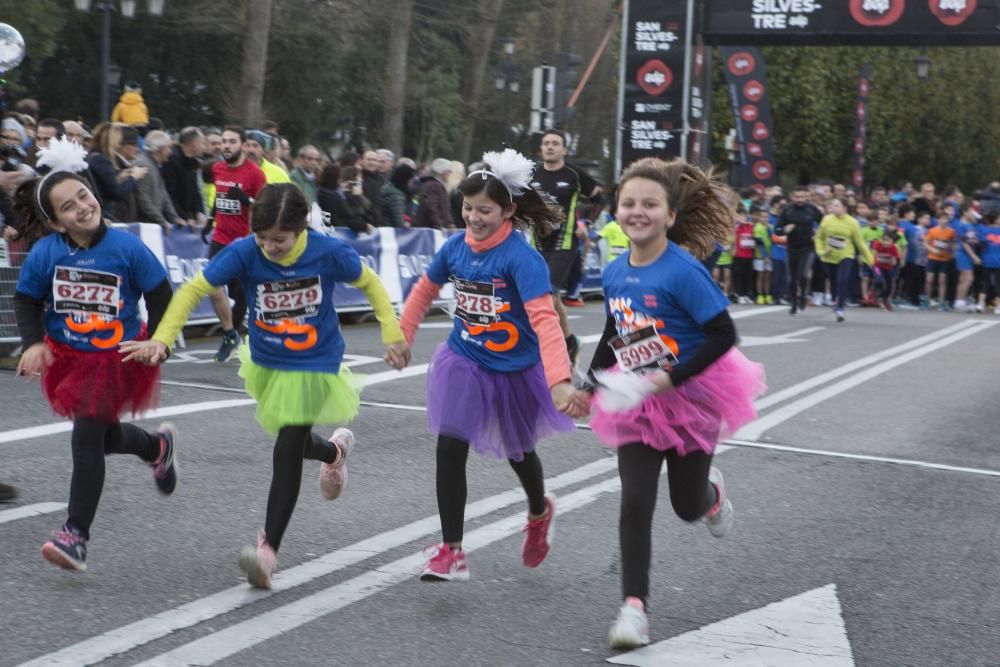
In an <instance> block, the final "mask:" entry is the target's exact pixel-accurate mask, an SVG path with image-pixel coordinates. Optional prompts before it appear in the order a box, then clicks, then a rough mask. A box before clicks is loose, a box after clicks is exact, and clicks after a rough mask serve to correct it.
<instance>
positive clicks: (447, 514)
mask: <svg viewBox="0 0 1000 667" xmlns="http://www.w3.org/2000/svg"><path fill="white" fill-rule="evenodd" d="M468 458H469V443H468V442H466V441H465V440H459V439H458V438H453V437H451V436H447V435H439V436H438V444H437V499H438V512H439V513H440V515H441V535H442V538H443V541H444V543H445V544H455V543H458V542H461V541H462V537H463V535H464V530H463V529H464V524H465V500H466V496H467V495H468V490H467V487H466V483H465V463H466V461H467V460H468ZM507 461H508V463H510V467H511V468H513V469H514V472H515V473H516V474H517V478H518V479H519V480H521V486H522V487H524V492H525V493H526V494H528V512H530V513H531V514H534V515H536V516H537V515H540V514H544V513H545V477H544V475H543V474H542V460H541V459H540V458H538V454H536V453H535V452H531V453H528V454H525V455H524V460H523V461H514V460H513V459H508V460H507Z"/></svg>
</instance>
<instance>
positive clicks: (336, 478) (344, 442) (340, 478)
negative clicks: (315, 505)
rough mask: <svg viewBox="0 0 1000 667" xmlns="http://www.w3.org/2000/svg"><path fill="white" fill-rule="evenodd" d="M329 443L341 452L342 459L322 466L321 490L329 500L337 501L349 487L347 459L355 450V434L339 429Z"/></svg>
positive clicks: (320, 472) (320, 469)
mask: <svg viewBox="0 0 1000 667" xmlns="http://www.w3.org/2000/svg"><path fill="white" fill-rule="evenodd" d="M329 442H331V443H333V445H334V446H335V447H336V448H337V449H339V450H340V459H338V460H337V462H336V463H324V464H323V465H322V466H320V468H319V490H320V492H322V494H323V497H324V498H326V499H327V500H335V499H336V498H337V497H338V496H339V495H340V494H341V493H343V491H344V487H345V486H347V457H348V456H349V455H350V453H351V450H352V449H354V434H353V433H352V432H351V431H349V430H348V429H346V428H338V429H337V430H336V431H334V432H333V435H331V436H330V440H329Z"/></svg>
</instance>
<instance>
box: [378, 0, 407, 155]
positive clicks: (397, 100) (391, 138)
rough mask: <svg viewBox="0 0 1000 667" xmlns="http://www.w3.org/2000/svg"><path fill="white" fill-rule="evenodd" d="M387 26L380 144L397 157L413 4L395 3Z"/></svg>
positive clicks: (401, 149) (399, 150)
mask: <svg viewBox="0 0 1000 667" xmlns="http://www.w3.org/2000/svg"><path fill="white" fill-rule="evenodd" d="M394 4H395V7H394V10H395V11H393V18H394V20H392V21H390V23H389V48H388V52H387V53H386V59H385V88H384V90H385V94H384V97H383V100H384V102H383V106H384V108H385V121H384V126H383V131H382V134H383V137H382V141H383V143H384V144H385V145H386V146H388V147H389V150H391V151H392V152H394V153H396V154H397V155H399V154H401V153H402V152H403V114H404V112H405V110H406V78H407V72H406V70H407V54H408V52H409V46H410V30H411V28H412V26H413V0H395V3H394Z"/></svg>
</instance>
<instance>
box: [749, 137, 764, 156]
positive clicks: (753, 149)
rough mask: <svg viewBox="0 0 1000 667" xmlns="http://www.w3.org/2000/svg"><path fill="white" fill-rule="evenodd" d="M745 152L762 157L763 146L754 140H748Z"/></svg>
mask: <svg viewBox="0 0 1000 667" xmlns="http://www.w3.org/2000/svg"><path fill="white" fill-rule="evenodd" d="M747 154H748V155H749V156H750V157H764V147H763V146H761V145H760V144H758V143H757V142H755V141H748V142H747Z"/></svg>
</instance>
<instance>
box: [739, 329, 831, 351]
mask: <svg viewBox="0 0 1000 667" xmlns="http://www.w3.org/2000/svg"><path fill="white" fill-rule="evenodd" d="M825 328H826V327H807V328H805V329H799V330H798V331H790V332H788V333H783V334H778V335H776V336H740V338H739V346H740V347H741V348H745V347H758V346H760V345H784V344H785V343H807V342H809V341H808V340H807V339H805V338H802V336H805V335H806V334H811V333H813V332H815V331H822V330H823V329H825Z"/></svg>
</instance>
